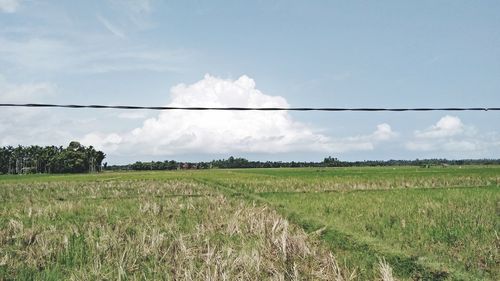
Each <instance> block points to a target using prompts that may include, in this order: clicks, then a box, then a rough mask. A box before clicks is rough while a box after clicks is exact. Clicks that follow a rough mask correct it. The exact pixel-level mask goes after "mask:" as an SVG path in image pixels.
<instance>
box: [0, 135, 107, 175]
mask: <svg viewBox="0 0 500 281" xmlns="http://www.w3.org/2000/svg"><path fill="white" fill-rule="evenodd" d="M105 157H106V155H105V154H104V153H103V152H102V151H98V150H96V149H94V148H93V147H92V146H89V147H86V146H83V145H81V144H80V143H79V142H76V141H72V142H70V143H69V145H68V147H66V148H63V147H62V146H45V147H41V146H38V145H31V146H21V145H19V146H17V147H12V146H6V147H0V174H30V173H87V172H89V173H92V172H98V171H100V170H101V168H102V161H103V160H104V158H105Z"/></svg>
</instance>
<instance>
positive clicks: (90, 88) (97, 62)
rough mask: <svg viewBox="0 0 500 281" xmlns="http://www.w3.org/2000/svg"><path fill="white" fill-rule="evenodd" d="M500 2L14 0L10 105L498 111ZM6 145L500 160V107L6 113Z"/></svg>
mask: <svg viewBox="0 0 500 281" xmlns="http://www.w3.org/2000/svg"><path fill="white" fill-rule="evenodd" d="M499 10H500V2H498V1H201V0H199V1H160V0H122V1H118V0H108V1H48V0H47V1H41V0H40V1H37V0H0V101H2V102H47V103H83V104H90V103H92V104H99V103H101V104H136V105H167V104H179V105H202V106H203V105H207V104H215V105H220V106H228V105H238V106H248V105H255V106H264V105H290V106H331V107H442V106H453V107H469V106H478V107H498V106H500V17H498V11H499ZM0 120H1V124H0V145H17V144H40V145H48V144H58V145H65V144H67V143H68V142H69V141H70V140H79V141H82V142H83V143H85V144H87V145H94V146H96V147H98V148H100V149H103V150H104V151H105V152H106V153H107V155H108V161H109V162H110V163H126V162H130V161H135V160H145V161H149V160H161V159H176V160H210V159H213V158H221V157H227V156H229V155H236V156H245V157H248V158H250V159H261V160H264V159H271V160H321V159H322V158H323V157H325V156H327V155H332V156H335V157H338V158H340V159H346V160H362V159H391V158H397V159H413V158H435V157H447V158H498V157H500V132H499V130H498V128H499V127H498V125H497V120H500V113H498V112H451V113H450V112H448V113H445V112H433V113H270V114H267V115H263V114H261V113H248V114H239V113H180V112H169V113H159V112H148V111H137V112H123V111H116V110H115V111H113V110H106V111H98V110H73V111H72V110H62V109H43V110H41V109H2V112H0Z"/></svg>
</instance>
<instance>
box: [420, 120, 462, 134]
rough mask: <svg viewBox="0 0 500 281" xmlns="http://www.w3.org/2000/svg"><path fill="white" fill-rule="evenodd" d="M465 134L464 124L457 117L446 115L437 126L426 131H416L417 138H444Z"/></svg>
mask: <svg viewBox="0 0 500 281" xmlns="http://www.w3.org/2000/svg"><path fill="white" fill-rule="evenodd" d="M463 132H464V124H463V123H462V121H461V120H460V118H458V117H456V116H450V115H446V116H444V117H442V118H441V119H440V120H439V121H438V122H437V123H436V124H435V125H433V126H431V127H430V128H428V129H426V130H424V131H415V136H416V137H417V138H444V137H451V136H455V135H459V134H461V133H463Z"/></svg>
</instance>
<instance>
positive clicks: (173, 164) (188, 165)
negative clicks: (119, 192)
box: [107, 156, 500, 171]
mask: <svg viewBox="0 0 500 281" xmlns="http://www.w3.org/2000/svg"><path fill="white" fill-rule="evenodd" d="M494 164H497V165H498V164H500V159H462V160H447V159H416V160H387V161H378V160H370V161H355V162H349V161H341V160H339V159H337V158H333V157H327V158H325V159H324V160H323V161H321V162H300V161H298V162H296V161H291V162H282V161H249V160H247V159H245V158H235V157H233V156H231V157H229V158H228V159H220V160H212V161H210V162H177V161H174V160H170V161H168V160H165V161H163V162H162V161H151V162H139V161H138V162H135V163H134V164H128V165H112V166H108V167H107V169H109V170H135V171H141V170H177V169H210V168H220V169H231V168H300V167H318V168H320V167H366V166H372V167H373V166H421V167H430V166H441V165H444V166H446V165H494Z"/></svg>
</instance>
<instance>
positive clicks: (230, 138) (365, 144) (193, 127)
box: [82, 75, 396, 155]
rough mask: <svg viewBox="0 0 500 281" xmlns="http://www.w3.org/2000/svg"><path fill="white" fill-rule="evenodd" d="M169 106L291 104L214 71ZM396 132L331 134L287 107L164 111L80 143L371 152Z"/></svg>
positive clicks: (138, 148) (137, 149) (127, 148)
mask: <svg viewBox="0 0 500 281" xmlns="http://www.w3.org/2000/svg"><path fill="white" fill-rule="evenodd" d="M168 106H207V107H288V106H289V104H288V102H287V101H286V100H285V99H284V98H283V97H280V96H269V95H265V94H263V93H262V92H261V91H259V90H258V89H257V88H256V85H255V82H254V80H252V79H251V78H249V77H248V76H245V75H243V76H241V77H240V78H239V79H236V80H226V79H221V78H217V77H213V76H210V75H206V76H205V77H204V79H202V80H200V81H198V82H196V83H194V84H192V85H185V84H180V85H177V86H175V87H173V88H172V89H171V102H170V103H169V104H168ZM395 136H396V133H394V132H393V131H392V129H391V127H390V126H389V125H388V124H380V125H378V126H377V129H376V130H375V132H373V133H372V134H368V135H361V136H355V137H346V138H331V137H328V136H326V135H324V134H321V133H319V132H318V131H317V130H315V128H312V127H311V126H308V125H306V124H304V123H301V122H299V121H297V120H295V119H294V118H292V116H291V115H290V114H289V113H288V112H285V111H279V112H276V111H273V112H262V111H260V112H247V111H245V112H237V111H225V112H220V111H217V112H214V111H164V112H162V113H160V114H159V115H158V116H157V117H154V118H149V119H147V120H145V121H144V122H143V125H142V126H141V127H138V128H135V129H133V130H132V131H130V132H126V133H122V134H118V133H112V134H102V133H98V132H94V133H90V134H88V135H86V136H85V137H84V138H83V139H82V143H84V144H87V145H89V144H91V145H94V146H96V147H98V148H101V149H105V150H106V151H109V150H111V151H115V152H117V153H126V154H129V153H141V154H144V155H173V154H182V153H227V152H232V153H238V152H249V153H285V152H291V151H294V152H298V151H302V152H303V151H318V152H346V151H353V150H356V151H359V150H372V149H374V147H375V145H376V144H377V143H379V142H381V141H387V140H390V139H392V138H394V137H395Z"/></svg>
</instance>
